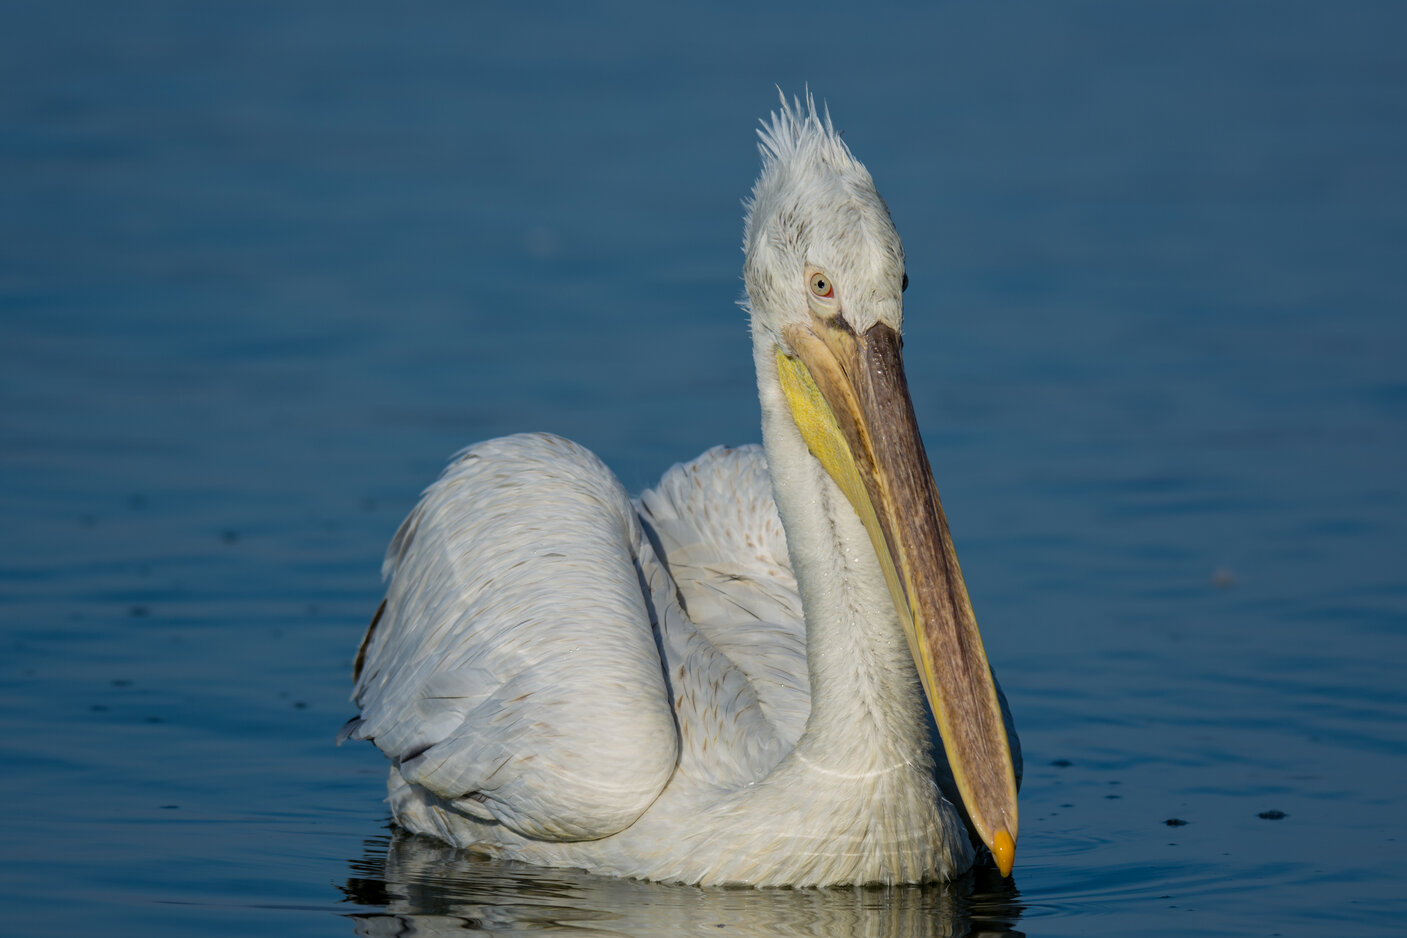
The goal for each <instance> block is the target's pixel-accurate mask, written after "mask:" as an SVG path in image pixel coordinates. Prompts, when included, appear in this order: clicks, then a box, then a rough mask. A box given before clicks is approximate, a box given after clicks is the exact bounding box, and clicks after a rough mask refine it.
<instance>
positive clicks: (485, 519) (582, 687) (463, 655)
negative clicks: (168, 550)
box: [347, 434, 679, 841]
mask: <svg viewBox="0 0 1407 938" xmlns="http://www.w3.org/2000/svg"><path fill="white" fill-rule="evenodd" d="M642 552H644V553H648V554H650V555H653V550H652V549H651V547H650V545H649V544H648V542H646V540H645V537H644V533H643V530H642V529H641V526H640V523H639V520H638V518H637V517H636V515H635V512H634V509H633V506H632V504H631V502H630V500H629V498H628V497H627V496H626V494H625V492H624V490H623V489H622V488H621V486H620V483H619V482H618V481H617V480H616V478H615V476H614V475H613V474H612V473H611V472H610V471H609V470H608V469H607V468H606V467H605V466H604V465H602V463H601V462H600V461H599V460H598V459H597V458H596V457H595V456H594V455H592V454H591V453H590V452H588V451H586V450H585V449H583V448H581V447H579V446H577V445H576V444H573V443H570V442H569V441H567V440H563V439H561V438H559V437H553V436H547V435H540V434H532V435H520V436H513V437H506V438H503V439H497V440H490V441H488V442H486V443H482V444H479V445H476V446H473V447H470V448H469V449H467V450H465V451H464V452H463V453H462V454H461V455H460V456H459V458H458V459H457V460H456V461H455V462H454V463H453V464H452V465H450V467H449V468H448V469H446V470H445V472H444V474H443V475H442V476H441V477H440V479H439V480H438V481H437V482H436V483H435V484H434V485H433V486H431V487H430V488H429V489H428V490H427V491H426V492H425V495H424V497H423V498H422V499H421V501H420V504H419V505H418V506H417V507H416V509H415V510H414V512H413V513H412V514H411V515H410V517H409V518H407V519H406V521H405V523H404V524H403V525H402V526H401V529H400V531H399V532H398V533H397V535H396V537H395V539H394V540H393V541H392V544H391V547H390V550H389V551H388V553H387V558H386V565H385V568H384V571H383V572H384V573H385V574H386V575H387V576H388V578H389V580H390V584H389V587H388V591H387V595H386V602H385V605H384V607H383V611H382V614H381V615H380V616H379V620H378V621H377V622H376V623H374V624H373V626H372V628H371V630H370V631H369V632H368V635H367V638H366V641H365V643H364V647H363V654H362V656H361V658H360V664H361V666H360V671H359V674H358V678H357V686H356V692H355V695H354V699H355V701H356V702H357V704H358V705H359V707H360V708H361V716H360V718H359V719H358V720H357V721H354V723H353V724H352V725H351V726H350V728H349V731H348V733H347V735H349V736H352V737H356V738H362V739H371V740H374V741H375V743H376V745H377V746H378V747H379V748H380V749H381V750H382V751H383V752H385V753H386V754H387V755H388V756H389V757H390V758H391V759H392V760H393V762H394V763H395V766H396V768H395V770H393V771H398V772H399V774H400V775H401V776H402V777H403V778H404V779H405V780H406V781H407V782H410V783H411V784H412V785H416V786H420V787H421V788H424V789H426V790H428V791H429V792H432V793H433V794H434V795H435V796H437V797H438V798H439V799H441V801H442V803H448V806H449V807H450V808H451V809H452V810H455V811H459V812H462V813H464V814H467V815H469V816H471V817H476V818H479V819H481V820H492V821H498V822H501V823H503V824H504V825H506V826H507V827H509V828H510V829H512V830H514V831H517V832H518V833H520V834H522V835H524V836H528V837H533V838H538V839H546V840H564V841H567V840H590V839H595V838H599V837H604V836H608V835H610V834H612V833H615V832H617V831H619V830H622V829H623V828H625V827H627V826H629V825H630V824H631V823H633V822H634V821H635V820H636V818H638V817H639V816H640V814H641V813H643V812H644V811H645V809H646V808H647V807H649V805H650V804H651V803H652V802H653V801H654V800H655V798H656V797H657V796H658V795H659V793H660V791H661V790H662V789H663V788H664V786H665V784H666V783H667V782H668V780H669V778H670V775H671V774H672V773H673V771H674V768H675V764H676V760H677V757H678V751H679V740H678V730H677V728H676V725H675V721H674V717H673V714H672V712H671V707H670V701H669V697H668V691H667V689H666V682H665V678H664V674H663V671H662V668H661V662H660V657H659V651H658V647H657V641H656V637H655V631H654V629H655V623H654V621H653V619H654V614H653V609H652V605H653V604H652V603H651V602H650V601H649V599H650V595H651V593H650V591H649V589H648V587H646V586H645V582H644V575H643V574H642V572H641V554H642ZM656 566H657V565H656ZM656 579H657V577H656Z"/></svg>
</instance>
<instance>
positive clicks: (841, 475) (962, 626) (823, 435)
mask: <svg viewBox="0 0 1407 938" xmlns="http://www.w3.org/2000/svg"><path fill="white" fill-rule="evenodd" d="M784 337H785V339H786V341H787V342H788V344H790V345H791V348H792V352H793V354H787V353H786V352H784V351H782V350H781V349H780V348H779V349H778V351H777V368H778V372H779V374H780V377H781V383H782V388H783V390H784V391H785V393H786V397H787V402H788V404H789V405H790V407H791V412H792V417H793V419H794V420H795V421H796V425H797V427H798V428H799V429H800V430H801V435H802V437H803V438H804V439H805V440H806V444H807V446H808V447H810V450H811V453H812V455H814V456H815V457H816V458H817V459H818V460H819V461H820V462H821V465H823V466H824V467H825V468H826V471H827V472H828V473H829V474H830V476H831V478H832V479H834V480H835V483H836V485H838V486H839V487H840V489H841V491H842V492H844V493H845V496H846V498H847V499H849V501H850V504H851V505H852V506H854V508H855V512H856V514H858V515H859V517H860V520H861V521H863V522H864V525H865V528H866V530H867V531H868V532H869V535H870V541H871V543H872V544H873V545H874V550H875V554H876V555H877V556H878V557H879V561H880V566H881V567H882V568H883V569H884V575H885V579H886V580H887V581H888V584H889V593H890V595H891V596H892V597H893V599H894V607H895V609H896V610H897V611H898V613H899V621H900V622H901V623H902V625H903V627H904V633H905V635H906V636H907V637H908V640H909V650H910V651H911V652H912V653H913V656H914V663H915V665H917V667H918V673H919V676H920V678H921V679H922V681H923V689H924V692H925V693H926V694H927V696H928V703H929V706H930V707H931V708H932V710H933V717H934V720H935V721H936V723H937V724H938V732H939V734H940V735H941V736H942V738H943V746H944V748H945V750H946V751H947V756H948V762H949V763H950V765H951V767H952V771H953V778H954V780H955V781H956V783H957V787H958V791H959V792H960V793H961V795H962V800H963V804H964V806H965V807H966V809H967V814H968V817H969V818H971V820H972V824H973V827H974V828H975V829H976V832H977V834H978V836H979V837H981V838H982V841H983V842H984V843H985V844H986V845H987V847H988V849H990V850H991V852H992V857H993V859H995V860H996V863H997V867H998V868H999V869H1000V870H1001V872H1002V875H1003V876H1008V875H1010V874H1011V866H1012V863H1013V861H1014V859H1015V851H1016V830H1017V823H1016V821H1017V818H1016V777H1015V773H1014V772H1013V771H1012V764H1011V750H1010V747H1009V746H1008V744H1007V738H1006V728H1005V726H1004V724H1003V723H1002V714H1001V706H1000V705H999V704H998V702H997V691H996V687H995V685H994V683H993V681H992V672H991V669H990V668H989V667H988V665H987V654H986V651H985V650H984V649H983V648H982V636H981V635H980V634H979V633H978V631H977V619H976V616H975V615H974V614H973V612H972V603H971V601H970V600H969V599H968V596H967V587H966V585H965V584H964V583H963V579H962V571H961V570H960V569H959V568H958V555H957V551H956V549H955V548H954V547H953V539H952V536H951V535H950V534H949V533H948V519H947V518H946V517H945V516H944V514H943V506H942V503H941V502H939V500H938V487H937V486H936V485H935V484H934V482H933V471H932V469H930V467H929V465H928V455H927V453H925V452H924V448H923V441H922V440H921V439H920V438H919V432H918V423H917V421H916V420H915V419H914V408H913V402H912V401H911V400H910V399H909V388H908V382H907V381H906V380H905V378H904V363H903V359H902V357H901V356H900V352H899V348H900V339H899V334H898V333H897V332H896V331H895V330H893V329H892V328H890V327H889V326H886V325H884V324H883V323H880V324H877V325H875V326H873V327H871V328H870V329H868V330H867V331H865V332H864V333H860V334H857V333H855V332H854V331H853V330H852V329H851V328H850V326H849V325H848V324H847V323H846V322H845V321H844V320H843V319H842V318H840V317H839V316H837V317H834V318H830V319H822V318H820V317H817V316H814V315H813V316H812V317H811V321H810V322H808V323H804V324H792V325H790V326H788V327H786V330H785V332H784Z"/></svg>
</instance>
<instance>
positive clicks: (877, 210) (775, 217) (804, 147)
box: [743, 92, 904, 337]
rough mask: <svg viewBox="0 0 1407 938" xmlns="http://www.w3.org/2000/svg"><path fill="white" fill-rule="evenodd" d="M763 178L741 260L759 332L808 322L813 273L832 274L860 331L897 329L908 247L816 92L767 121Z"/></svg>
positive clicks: (844, 311) (762, 133)
mask: <svg viewBox="0 0 1407 938" xmlns="http://www.w3.org/2000/svg"><path fill="white" fill-rule="evenodd" d="M757 133H758V136H759V137H760V138H761V142H760V143H759V145H758V149H759V151H760V152H761V154H762V173H761V175H760V176H759V177H758V179H757V182H756V183H755V184H754V185H753V187H752V197H751V198H750V199H749V200H748V201H747V220H746V222H745V223H744V226H743V251H744V252H745V253H746V255H747V260H746V262H745V264H744V266H743V278H744V280H745V282H746V284H747V294H748V304H747V308H748V310H749V312H750V313H751V314H752V317H753V328H754V332H756V331H757V330H758V329H759V328H761V329H763V330H765V331H766V332H767V333H769V334H770V335H771V336H773V337H777V336H778V335H779V333H780V329H781V326H782V325H783V324H784V323H787V322H792V321H798V320H800V319H802V318H803V317H805V316H806V315H807V309H808V306H807V300H806V291H807V289H808V272H809V271H813V270H814V271H819V272H821V273H824V274H825V275H826V276H827V277H828V278H829V279H830V280H831V282H832V284H833V285H834V288H835V293H836V297H837V299H838V300H839V302H840V308H841V315H843V316H844V317H845V318H846V320H847V321H848V322H849V323H850V325H851V327H852V328H854V329H855V330H856V331H864V330H865V329H868V328H869V327H870V326H872V325H874V324H875V323H876V322H880V321H883V322H885V323H888V324H889V325H891V326H893V327H894V328H896V329H897V328H899V327H900V325H901V322H902V318H903V303H902V301H901V299H900V292H901V290H902V285H903V279H904V246H903V244H902V243H901V242H900V240H899V233H898V232H897V231H895V230H894V223H893V222H892V221H890V218H889V209H888V207H887V206H886V205H885V204H884V200H883V199H882V198H880V196H879V193H878V192H877V191H875V186H874V180H873V179H871V178H870V174H869V171H868V170H866V169H865V167H864V166H863V165H862V164H861V163H860V161H859V160H857V159H855V157H854V155H852V154H851V152H850V148H849V147H847V146H846V145H845V141H843V140H841V139H840V135H839V134H838V133H836V130H835V127H834V125H833V124H832V123H831V118H830V112H829V110H828V109H827V110H824V111H822V112H821V113H819V114H818V113H817V111H816V102H815V99H814V98H813V97H812V96H811V94H810V93H809V92H808V93H807V95H806V104H805V108H804V109H803V107H802V103H801V101H800V100H799V99H793V100H792V102H791V103H788V102H787V99H786V96H785V95H783V96H782V99H781V108H780V109H779V110H778V111H775V112H773V114H772V116H771V119H770V121H763V122H762V129H760V130H759V131H758V132H757Z"/></svg>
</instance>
